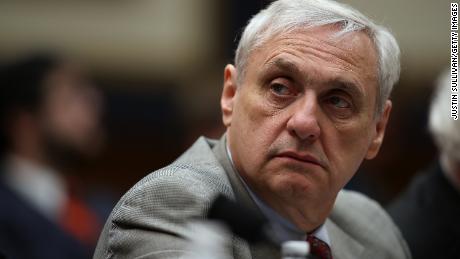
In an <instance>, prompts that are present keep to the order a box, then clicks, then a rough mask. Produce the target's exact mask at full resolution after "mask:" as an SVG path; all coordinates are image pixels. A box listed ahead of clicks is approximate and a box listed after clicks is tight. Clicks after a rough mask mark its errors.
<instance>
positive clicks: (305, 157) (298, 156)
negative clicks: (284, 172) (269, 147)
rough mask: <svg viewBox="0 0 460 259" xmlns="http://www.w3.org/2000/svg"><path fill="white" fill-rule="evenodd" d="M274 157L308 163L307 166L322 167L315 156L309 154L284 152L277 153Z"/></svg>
mask: <svg viewBox="0 0 460 259" xmlns="http://www.w3.org/2000/svg"><path fill="white" fill-rule="evenodd" d="M276 157H281V158H290V159H294V160H297V161H299V162H302V163H309V164H314V165H317V166H321V167H323V164H322V163H321V161H320V160H319V159H317V158H316V157H315V156H313V155H310V154H305V153H298V152H294V151H286V152H282V153H279V154H278V155H276Z"/></svg>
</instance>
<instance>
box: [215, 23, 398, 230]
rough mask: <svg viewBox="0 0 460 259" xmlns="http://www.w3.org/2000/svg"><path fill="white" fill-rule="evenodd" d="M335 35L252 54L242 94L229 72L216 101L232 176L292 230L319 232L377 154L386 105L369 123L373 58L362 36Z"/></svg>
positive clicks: (277, 43)
mask: <svg viewBox="0 0 460 259" xmlns="http://www.w3.org/2000/svg"><path fill="white" fill-rule="evenodd" d="M336 30H337V29H336V28H335V27H334V26H322V27H317V28H312V29H308V30H297V31H293V32H290V33H288V34H282V35H278V36H275V37H274V38H272V39H271V40H269V41H268V42H267V43H265V44H264V45H263V46H262V47H260V48H258V49H256V50H254V51H253V52H252V53H251V54H250V57H249V59H248V63H247V66H246V73H245V76H244V78H243V79H242V82H241V85H238V82H237V80H236V77H237V74H236V73H237V71H236V70H235V68H234V67H233V66H231V65H228V66H227V67H226V70H225V75H224V77H225V78H224V79H225V80H224V90H223V94H222V99H221V105H222V110H223V120H224V124H225V125H226V126H227V137H228V145H229V148H230V151H231V154H232V158H233V161H234V164H235V167H236V169H237V170H238V172H239V173H240V175H241V176H242V177H243V179H244V180H245V182H246V183H247V184H248V185H249V186H250V187H251V189H252V190H253V191H255V192H256V193H257V195H258V196H259V197H260V198H262V199H263V200H264V201H265V202H266V203H268V204H269V205H270V206H271V207H273V208H274V209H275V210H277V211H278V212H279V213H280V214H281V215H283V216H285V217H287V218H289V219H290V220H291V221H293V222H294V223H295V224H296V225H297V226H298V227H300V228H301V229H303V230H305V231H311V230H313V229H314V228H316V227H318V226H319V225H320V224H322V223H323V222H324V220H325V218H326V217H327V216H328V215H329V213H330V210H331V209H332V206H333V203H334V201H335V197H336V195H337V193H338V192H339V190H340V189H341V188H342V187H343V186H344V185H345V184H346V183H347V182H348V181H349V180H350V178H351V177H352V176H353V174H354V173H355V172H356V170H357V169H358V167H359V165H360V164H361V162H362V160H363V159H364V158H368V159H371V158H373V157H374V156H375V155H376V154H377V152H378V149H379V147H380V144H381V141H382V139H383V134H384V131H385V126H386V122H387V119H388V116H389V112H390V110H391V102H390V101H387V103H386V104H385V105H386V106H385V111H384V112H383V115H382V116H381V117H378V118H376V117H375V116H374V114H375V110H376V96H377V88H378V86H377V58H376V53H375V49H374V46H373V44H372V42H371V40H370V39H369V38H368V36H367V35H366V34H365V33H363V32H352V33H348V34H345V35H344V36H341V37H340V38H337V37H334V32H336Z"/></svg>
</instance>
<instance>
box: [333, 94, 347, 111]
mask: <svg viewBox="0 0 460 259" xmlns="http://www.w3.org/2000/svg"><path fill="white" fill-rule="evenodd" d="M329 102H330V103H331V104H332V105H334V106H335V107H337V108H340V109H346V108H351V104H350V103H349V102H348V101H346V100H345V99H344V98H341V97H339V96H332V97H330V98H329Z"/></svg>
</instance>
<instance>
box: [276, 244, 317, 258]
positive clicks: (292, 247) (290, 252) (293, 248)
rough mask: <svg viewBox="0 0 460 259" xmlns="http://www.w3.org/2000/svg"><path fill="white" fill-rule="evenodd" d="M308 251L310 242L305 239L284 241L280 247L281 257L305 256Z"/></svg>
mask: <svg viewBox="0 0 460 259" xmlns="http://www.w3.org/2000/svg"><path fill="white" fill-rule="evenodd" d="M308 253H310V244H308V242H307V241H286V242H284V243H283V245H282V247H281V255H282V256H283V257H300V256H304V257H305V256H307V255H308Z"/></svg>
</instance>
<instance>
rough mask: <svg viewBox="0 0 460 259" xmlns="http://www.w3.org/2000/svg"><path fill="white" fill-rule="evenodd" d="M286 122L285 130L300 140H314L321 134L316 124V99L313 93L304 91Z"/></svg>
mask: <svg viewBox="0 0 460 259" xmlns="http://www.w3.org/2000/svg"><path fill="white" fill-rule="evenodd" d="M298 101H299V103H298V104H297V105H296V106H295V107H293V108H294V111H293V113H292V115H291V117H290V118H289V120H288V122H287V130H288V131H289V133H290V134H293V135H295V136H296V137H298V138H300V139H301V140H307V141H309V142H314V141H315V140H317V139H318V138H319V136H320V134H321V129H320V127H319V124H318V117H317V116H318V109H319V107H318V101H317V98H316V95H315V94H314V93H306V94H305V95H304V96H303V98H302V99H299V100H298Z"/></svg>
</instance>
